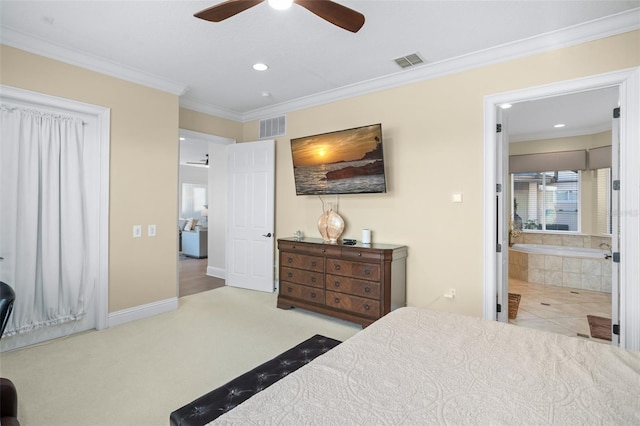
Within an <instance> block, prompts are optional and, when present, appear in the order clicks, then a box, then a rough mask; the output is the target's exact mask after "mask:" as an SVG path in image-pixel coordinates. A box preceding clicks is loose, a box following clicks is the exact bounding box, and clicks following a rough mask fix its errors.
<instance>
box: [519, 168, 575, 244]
mask: <svg viewBox="0 0 640 426" xmlns="http://www.w3.org/2000/svg"><path fill="white" fill-rule="evenodd" d="M512 179H513V181H512V193H513V197H514V203H513V204H514V205H513V207H514V209H513V213H514V214H513V218H514V219H513V220H514V225H515V226H516V227H518V228H521V229H523V230H531V231H537V230H539V231H542V230H548V231H566V232H579V231H580V215H579V207H580V171H575V170H560V171H548V172H532V173H515V174H513V175H512Z"/></svg>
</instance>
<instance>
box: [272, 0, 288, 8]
mask: <svg viewBox="0 0 640 426" xmlns="http://www.w3.org/2000/svg"><path fill="white" fill-rule="evenodd" d="M291 3H293V0H269V6H271V7H272V8H274V9H277V10H285V9H289V8H290V7H291Z"/></svg>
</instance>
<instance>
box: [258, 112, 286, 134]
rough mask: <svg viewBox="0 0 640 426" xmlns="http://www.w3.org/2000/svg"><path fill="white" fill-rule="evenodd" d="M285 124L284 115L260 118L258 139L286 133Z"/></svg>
mask: <svg viewBox="0 0 640 426" xmlns="http://www.w3.org/2000/svg"><path fill="white" fill-rule="evenodd" d="M286 124H287V120H286V116H285V115H282V116H280V117H274V118H267V119H264V120H260V139H267V138H272V137H274V136H283V135H285V134H286V133H287V128H286Z"/></svg>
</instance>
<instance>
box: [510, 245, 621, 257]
mask: <svg viewBox="0 0 640 426" xmlns="http://www.w3.org/2000/svg"><path fill="white" fill-rule="evenodd" d="M511 249H512V250H517V251H521V252H524V253H534V254H545V255H548V256H562V257H583V258H588V259H605V258H606V257H607V256H609V255H610V253H609V250H602V249H599V248H588V247H568V246H552V245H547V244H514V245H513V246H511Z"/></svg>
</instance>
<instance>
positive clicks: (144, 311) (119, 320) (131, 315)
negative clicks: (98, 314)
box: [109, 297, 178, 327]
mask: <svg viewBox="0 0 640 426" xmlns="http://www.w3.org/2000/svg"><path fill="white" fill-rule="evenodd" d="M177 309H178V298H177V297H172V298H171V299H165V300H159V301H157V302H153V303H147V304H146V305H140V306H134V307H133V308H128V309H123V310H121V311H117V312H112V313H110V314H109V327H115V326H117V325H120V324H125V323H128V322H131V321H137V320H140V319H144V318H149V317H153V316H155V315H160V314H164V313H167V312H171V311H175V310H177Z"/></svg>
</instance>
